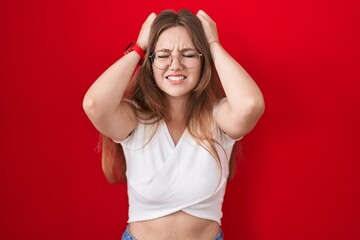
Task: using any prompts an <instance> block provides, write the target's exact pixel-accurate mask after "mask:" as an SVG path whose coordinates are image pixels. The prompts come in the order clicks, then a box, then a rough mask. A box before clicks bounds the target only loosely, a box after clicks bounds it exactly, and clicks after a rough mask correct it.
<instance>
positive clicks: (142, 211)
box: [115, 120, 235, 225]
mask: <svg viewBox="0 0 360 240" xmlns="http://www.w3.org/2000/svg"><path fill="white" fill-rule="evenodd" d="M214 135H216V136H215V138H216V140H217V141H218V142H219V144H221V146H218V144H216V148H217V151H218V154H219V156H220V160H221V167H220V166H219V163H218V162H217V160H216V159H215V158H214V157H213V156H212V155H211V154H210V153H209V152H208V151H207V150H205V149H204V148H203V147H201V146H200V145H199V144H198V143H197V142H196V141H195V139H193V137H192V136H191V135H190V133H189V132H188V130H187V129H186V130H185V131H184V133H183V134H182V136H181V138H180V139H179V141H178V143H177V144H176V145H175V144H174V142H173V140H172V138H171V135H170V132H169V130H168V128H167V125H166V123H165V121H163V120H162V121H160V122H159V123H158V124H152V125H151V124H144V123H140V122H139V123H138V124H137V126H136V128H135V130H134V131H133V132H132V134H131V135H130V136H129V137H128V138H126V139H125V140H123V141H118V142H117V141H115V142H117V143H121V145H122V147H123V150H124V154H125V159H126V166H127V168H126V177H127V185H128V186H127V189H128V198H129V219H128V223H130V222H136V221H145V220H151V219H156V218H159V217H163V216H166V215H169V214H171V213H175V212H177V211H184V212H185V213H188V214H190V215H193V216H196V217H199V218H203V219H209V220H213V221H216V222H218V223H219V224H220V225H221V217H222V210H221V208H222V203H223V198H224V194H225V188H226V183H227V178H228V175H229V158H230V155H231V151H232V148H233V145H234V142H235V140H234V139H232V138H230V137H229V136H227V135H226V134H225V133H223V132H222V131H221V130H220V128H219V127H218V126H215V131H214Z"/></svg>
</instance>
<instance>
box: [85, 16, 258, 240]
mask: <svg viewBox="0 0 360 240" xmlns="http://www.w3.org/2000/svg"><path fill="white" fill-rule="evenodd" d="M137 67H138V68H137ZM134 71H135V74H134V75H133V73H134ZM224 94H225V95H224ZM83 106H84V110H85V112H86V114H87V115H88V117H89V118H90V120H91V122H92V123H93V124H94V126H95V127H96V129H98V130H99V131H100V132H101V133H102V134H103V135H104V136H105V138H104V145H103V146H104V147H103V169H104V172H105V175H106V176H107V178H108V179H109V180H110V181H117V180H118V179H119V178H120V177H121V176H123V175H125V171H126V177H125V178H126V182H127V184H128V197H129V206H130V207H129V220H128V227H127V228H126V230H125V232H124V235H123V239H138V240H148V239H150V240H154V239H156V240H165V239H166V240H168V239H174V240H180V239H181V240H183V239H187V240H192V239H194V240H195V239H196V240H199V239H204V240H209V239H217V240H219V239H223V233H222V231H221V217H222V211H221V208H222V202H223V197H224V193H225V188H226V183H227V179H228V176H229V160H230V155H231V152H232V149H233V145H234V143H235V141H236V140H239V139H240V138H242V137H243V136H244V135H245V134H247V133H248V132H249V131H251V130H252V129H253V128H254V126H255V124H256V123H257V121H258V120H259V118H260V117H261V115H262V113H263V111H264V100H263V96H262V94H261V91H260V89H259V88H258V86H257V85H256V83H255V82H254V81H253V79H252V78H251V77H250V76H249V75H248V73H247V72H246V71H245V70H244V69H243V68H242V67H241V66H240V65H239V64H238V63H237V62H236V61H235V60H234V59H233V58H232V57H231V56H230V55H229V54H228V53H227V52H226V51H225V49H224V48H223V47H222V46H221V44H220V42H219V39H218V34H217V28H216V24H215V22H214V21H213V20H212V19H211V18H210V17H209V16H208V15H207V14H206V13H205V12H204V11H202V10H200V11H199V12H198V13H197V14H196V15H195V14H193V13H191V12H190V11H187V10H181V11H179V12H175V11H169V10H166V11H163V12H161V13H160V14H159V15H156V14H154V13H151V14H150V15H149V16H148V18H147V19H146V21H145V22H144V24H143V26H142V28H141V31H140V33H139V36H138V39H137V41H136V44H135V45H133V46H131V47H130V49H128V50H127V51H126V54H125V55H124V56H123V57H122V58H121V59H119V60H118V61H117V62H116V63H114V64H113V65H112V66H111V67H110V68H109V69H107V70H106V71H105V72H104V73H103V74H102V75H101V76H100V77H99V78H98V79H97V80H96V81H95V82H94V84H93V85H92V86H91V87H90V89H89V90H88V92H87V93H86V95H85V98H84V102H83ZM108 139H110V140H111V141H108ZM114 145H115V147H112V146H114ZM109 152H112V154H108V153H109ZM124 157H125V161H121V159H124Z"/></svg>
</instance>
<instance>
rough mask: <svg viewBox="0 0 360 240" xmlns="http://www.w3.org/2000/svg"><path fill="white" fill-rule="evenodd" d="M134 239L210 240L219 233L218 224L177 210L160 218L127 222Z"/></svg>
mask: <svg viewBox="0 0 360 240" xmlns="http://www.w3.org/2000/svg"><path fill="white" fill-rule="evenodd" d="M129 231H130V233H131V235H133V236H134V237H135V238H136V240H154V239H156V240H184V239H187V240H211V239H214V238H215V237H216V236H217V235H218V233H219V224H218V223H217V222H215V221H212V220H207V219H202V218H198V217H195V216H192V215H189V214H187V213H185V212H183V211H179V212H176V213H173V214H170V215H167V216H164V217H161V218H157V219H153V220H148V221H139V222H132V223H129Z"/></svg>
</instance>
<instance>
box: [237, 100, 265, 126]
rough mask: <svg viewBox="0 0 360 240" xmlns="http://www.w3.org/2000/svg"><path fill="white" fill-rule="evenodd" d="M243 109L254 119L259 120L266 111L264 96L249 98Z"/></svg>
mask: <svg viewBox="0 0 360 240" xmlns="http://www.w3.org/2000/svg"><path fill="white" fill-rule="evenodd" d="M241 111H242V112H243V114H244V113H245V115H247V116H248V117H249V118H250V119H252V120H253V121H254V120H255V121H257V120H258V119H260V117H261V116H262V115H263V114H264V111H265V101H264V98H263V97H262V96H259V97H257V98H252V99H249V100H248V101H247V103H246V104H245V106H244V108H243V109H242V110H241Z"/></svg>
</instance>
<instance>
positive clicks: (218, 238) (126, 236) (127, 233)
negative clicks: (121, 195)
mask: <svg viewBox="0 0 360 240" xmlns="http://www.w3.org/2000/svg"><path fill="white" fill-rule="evenodd" d="M223 239H224V234H223V232H222V229H221V228H219V233H218V235H217V236H216V237H215V238H214V239H213V240H223ZM121 240H136V239H135V237H134V236H133V235H131V233H130V231H129V228H128V227H126V229H125V232H124V234H123V235H122V238H121Z"/></svg>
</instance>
